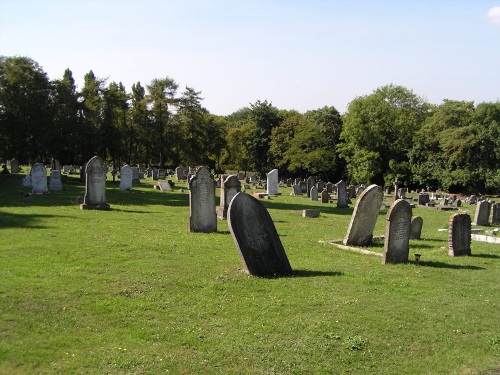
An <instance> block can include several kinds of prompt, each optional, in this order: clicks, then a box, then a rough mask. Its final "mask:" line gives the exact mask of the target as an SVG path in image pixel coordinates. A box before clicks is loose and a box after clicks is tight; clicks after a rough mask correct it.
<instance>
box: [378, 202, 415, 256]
mask: <svg viewBox="0 0 500 375" xmlns="http://www.w3.org/2000/svg"><path fill="white" fill-rule="evenodd" d="M410 223H411V207H410V204H409V203H408V202H407V201H406V200H404V199H398V200H396V201H395V202H394V203H393V204H392V205H391V207H390V208H389V211H388V212H387V223H386V227H385V240H384V254H383V258H382V263H384V264H387V263H405V262H407V261H408V254H409V252H410Z"/></svg>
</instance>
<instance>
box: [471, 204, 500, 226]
mask: <svg viewBox="0 0 500 375" xmlns="http://www.w3.org/2000/svg"><path fill="white" fill-rule="evenodd" d="M490 215H491V224H500V204H499V203H495V202H492V201H487V200H483V201H479V202H478V203H477V206H476V211H475V214H474V225H481V226H488V225H490Z"/></svg>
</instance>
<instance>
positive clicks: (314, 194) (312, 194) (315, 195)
mask: <svg viewBox="0 0 500 375" xmlns="http://www.w3.org/2000/svg"><path fill="white" fill-rule="evenodd" d="M309 198H310V199H311V200H312V201H317V200H318V188H317V187H316V186H313V187H312V188H311V191H310V192H309Z"/></svg>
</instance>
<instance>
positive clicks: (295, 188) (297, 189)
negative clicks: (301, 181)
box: [292, 185, 302, 195]
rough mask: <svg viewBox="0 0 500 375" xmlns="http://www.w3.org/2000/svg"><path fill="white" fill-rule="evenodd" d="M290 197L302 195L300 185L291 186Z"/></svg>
mask: <svg viewBox="0 0 500 375" xmlns="http://www.w3.org/2000/svg"><path fill="white" fill-rule="evenodd" d="M292 195H302V189H301V187H300V185H293V186H292Z"/></svg>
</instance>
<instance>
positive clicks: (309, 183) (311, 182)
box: [307, 176, 316, 198]
mask: <svg viewBox="0 0 500 375" xmlns="http://www.w3.org/2000/svg"><path fill="white" fill-rule="evenodd" d="M314 185H316V179H315V178H314V177H312V176H311V177H308V178H307V198H310V197H311V189H312V187H313V186H314Z"/></svg>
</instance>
